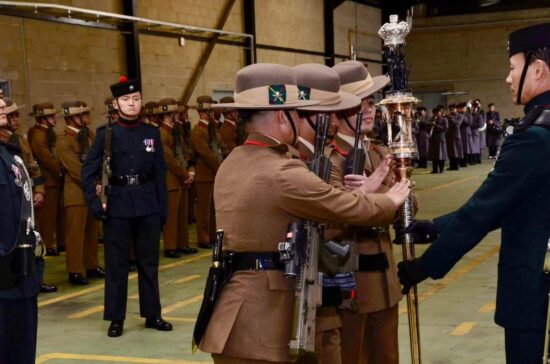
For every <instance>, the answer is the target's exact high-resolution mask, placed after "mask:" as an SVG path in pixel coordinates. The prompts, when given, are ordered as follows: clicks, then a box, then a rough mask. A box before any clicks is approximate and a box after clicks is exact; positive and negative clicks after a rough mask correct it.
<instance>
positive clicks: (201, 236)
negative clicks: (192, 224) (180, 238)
mask: <svg viewBox="0 0 550 364" xmlns="http://www.w3.org/2000/svg"><path fill="white" fill-rule="evenodd" d="M195 189H196V190H197V241H198V242H199V243H208V242H210V240H211V238H212V237H213V236H214V233H215V231H216V226H215V224H213V223H212V222H213V221H212V220H213V217H214V202H213V193H214V183H213V182H198V183H195Z"/></svg>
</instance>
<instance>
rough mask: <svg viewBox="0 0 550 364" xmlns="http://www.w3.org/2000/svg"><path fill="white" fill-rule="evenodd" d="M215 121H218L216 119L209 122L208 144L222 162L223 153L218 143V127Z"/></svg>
mask: <svg viewBox="0 0 550 364" xmlns="http://www.w3.org/2000/svg"><path fill="white" fill-rule="evenodd" d="M215 123H216V122H215V121H211V122H209V123H208V144H209V145H210V149H211V150H212V151H213V152H214V154H215V155H216V156H217V157H218V160H219V161H220V162H222V161H223V154H222V151H221V149H220V146H219V145H218V136H217V135H216V129H217V128H216V125H215Z"/></svg>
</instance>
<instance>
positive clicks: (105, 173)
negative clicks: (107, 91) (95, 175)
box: [101, 104, 113, 211]
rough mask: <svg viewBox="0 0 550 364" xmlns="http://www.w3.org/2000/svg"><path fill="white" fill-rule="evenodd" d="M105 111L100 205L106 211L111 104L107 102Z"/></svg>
mask: <svg viewBox="0 0 550 364" xmlns="http://www.w3.org/2000/svg"><path fill="white" fill-rule="evenodd" d="M108 108H109V111H108V113H107V130H106V131H105V143H104V146H103V165H102V168H101V206H102V207H103V210H104V211H107V192H108V189H109V178H110V177H111V174H112V171H111V141H112V139H113V106H112V105H111V104H109V106H108Z"/></svg>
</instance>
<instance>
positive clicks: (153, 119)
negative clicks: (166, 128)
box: [141, 101, 161, 128]
mask: <svg viewBox="0 0 550 364" xmlns="http://www.w3.org/2000/svg"><path fill="white" fill-rule="evenodd" d="M141 115H142V116H144V119H143V122H144V123H145V124H149V125H152V126H154V127H155V128H158V127H159V126H160V123H161V120H160V116H159V103H158V102H156V101H149V102H148V103H146V104H145V105H143V110H142V114H141Z"/></svg>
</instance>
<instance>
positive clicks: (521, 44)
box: [508, 23, 550, 57]
mask: <svg viewBox="0 0 550 364" xmlns="http://www.w3.org/2000/svg"><path fill="white" fill-rule="evenodd" d="M542 47H550V23H544V24H537V25H532V26H529V27H526V28H522V29H518V30H515V31H513V32H512V33H510V35H509V36H508V54H509V56H510V57H512V56H513V55H514V54H517V53H520V52H525V51H528V50H530V49H536V48H542Z"/></svg>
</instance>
